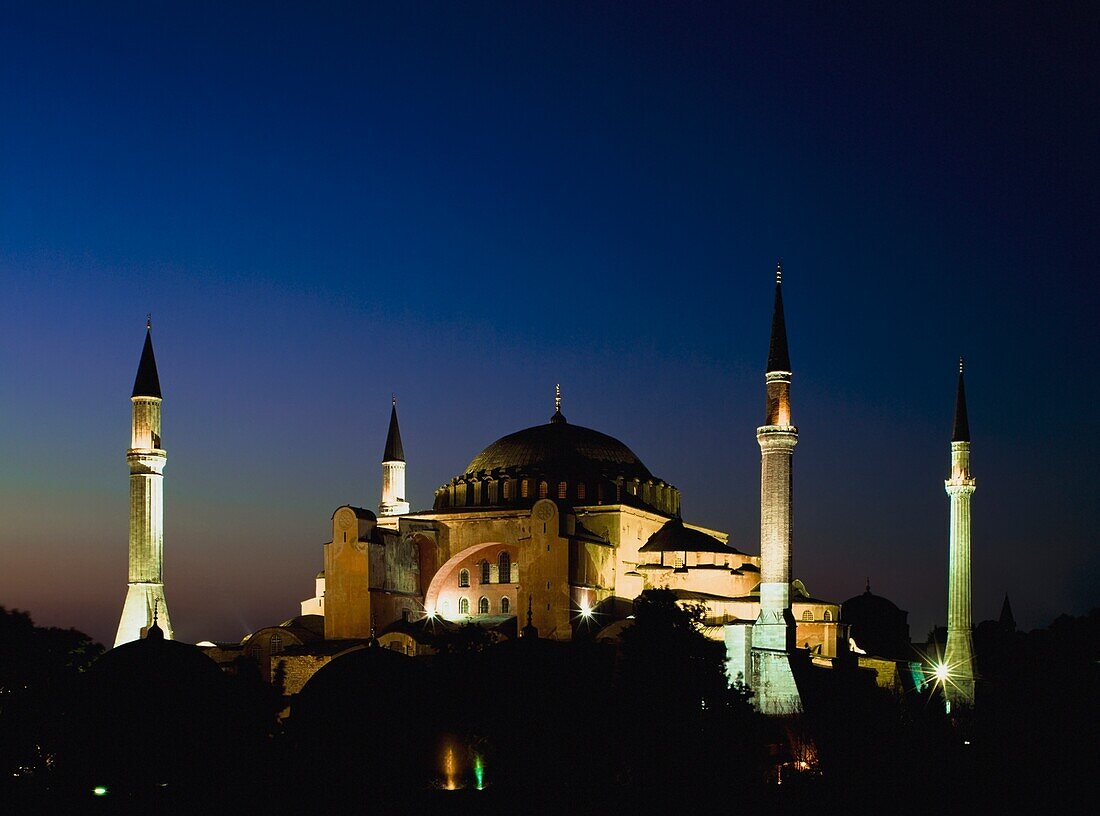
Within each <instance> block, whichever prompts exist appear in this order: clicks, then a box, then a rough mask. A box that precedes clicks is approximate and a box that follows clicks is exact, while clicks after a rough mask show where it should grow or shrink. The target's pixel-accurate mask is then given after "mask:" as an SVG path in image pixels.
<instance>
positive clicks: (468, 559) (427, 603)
mask: <svg viewBox="0 0 1100 816" xmlns="http://www.w3.org/2000/svg"><path fill="white" fill-rule="evenodd" d="M501 553H507V554H508V561H509V562H510V564H511V569H510V574H509V575H507V576H504V578H503V580H502V576H501V574H500V568H499V565H500V555H501ZM482 561H486V562H488V564H489V566H490V569H489V574H490V581H489V582H483V581H482V569H481V568H480V564H481V562H482ZM518 564H519V547H518V546H517V545H515V544H505V543H503V542H500V541H487V542H485V543H483V544H475V545H474V546H472V547H467V548H466V549H464V550H462V551H461V552H458V553H455V555H453V556H451V557H450V558H449V559H447V561H446V562H445V563H444V564H443V566H441V567H440V568H439V570H438V571H437V572H436V573H435V575H434V576H433V577H432V580H431V583H430V584H429V585H428V590H427V592H425V593H424V610H425V612H427V613H428V614H434V615H439V616H440V617H443V618H446V619H448V620H466V619H467V618H474V619H476V618H478V617H485V615H481V614H479V613H478V608H479V602H480V600H481V599H482V598H488V599H489V612H488V615H489V616H499V615H502V614H504V615H515V614H516V608H517V603H518V592H519V580H518V579H519V577H520V576H519V575H517V573H518V571H519V568H518V566H517V565H518ZM464 569H465V570H469V573H470V582H469V586H460V582H459V573H460V572H461V571H462V570H464ZM513 578H516V580H514V581H513V580H512V579H513ZM462 598H465V599H466V600H467V602H468V604H469V612H468V613H463V612H461V611H460V601H461V599H462ZM504 598H507V599H508V608H507V609H506V610H504V611H502V604H501V601H502V599H504Z"/></svg>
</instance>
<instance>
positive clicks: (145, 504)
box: [115, 321, 172, 646]
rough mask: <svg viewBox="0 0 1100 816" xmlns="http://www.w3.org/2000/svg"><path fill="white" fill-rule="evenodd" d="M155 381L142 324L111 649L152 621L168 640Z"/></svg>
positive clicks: (149, 335)
mask: <svg viewBox="0 0 1100 816" xmlns="http://www.w3.org/2000/svg"><path fill="white" fill-rule="evenodd" d="M160 405H161V394H160V377H159V376H158V375H157V361H156V358H155V357H154V356H153V329H152V321H146V323H145V346H144V348H142V350H141V362H140V363H138V371H137V377H136V378H135V379H134V392H133V394H132V395H131V396H130V417H131V423H130V449H129V450H128V451H126V461H127V462H128V463H129V465H130V571H129V579H128V580H129V585H128V586H127V589H126V601H125V603H124V604H123V606H122V619H121V620H120V621H119V623H118V634H116V635H115V646H120V645H122V644H123V643H129V642H130V641H132V640H139V639H140V638H141V637H142V636H143V635H144V634H145V632H146V631H147V629H148V628H149V626H150V625H151V624H152V622H153V619H154V617H156V618H157V622H158V624H159V626H160V629H161V630H162V631H163V632H164V637H165V638H168V639H169V640H171V639H172V621H171V618H169V616H168V604H167V603H166V602H165V600H164V463H165V460H166V459H167V458H168V454H167V453H165V451H164V448H163V447H162V445H163V443H162V441H161V436H160Z"/></svg>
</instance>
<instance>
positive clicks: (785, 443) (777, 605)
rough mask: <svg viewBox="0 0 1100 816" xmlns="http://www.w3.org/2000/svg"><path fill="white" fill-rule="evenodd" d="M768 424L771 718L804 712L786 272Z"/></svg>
mask: <svg viewBox="0 0 1100 816" xmlns="http://www.w3.org/2000/svg"><path fill="white" fill-rule="evenodd" d="M764 381H765V387H766V389H767V399H766V403H765V411H764V414H765V418H764V425H762V426H761V427H759V428H757V429H756V441H757V442H758V443H759V445H760V614H759V616H758V617H757V619H756V623H754V624H753V627H752V669H751V677H752V680H751V683H750V685H751V686H752V688H753V690H754V691H755V692H756V696H755V701H756V706H757V708H759V709H760V710H761V711H764V712H765V713H769V714H784V713H790V712H793V711H797V710H799V709H800V708H801V698H800V697H799V693H798V686H797V685H796V684H795V679H794V674H793V673H792V671H791V660H790V656H791V652H792V650H793V646H794V627H795V623H794V617H793V615H792V614H791V504H792V495H791V493H792V486H793V482H792V476H791V464H792V461H791V460H792V456H793V453H794V446H795V445H796V444H798V429H797V428H795V427H794V425H792V424H791V360H790V355H789V353H788V351H787V327H786V323H785V321H784V319H783V267H782V265H781V264H780V265H777V266H776V269H775V309H774V312H773V313H772V333H771V342H770V344H769V347H768V365H767V371H766V372H765V374H764Z"/></svg>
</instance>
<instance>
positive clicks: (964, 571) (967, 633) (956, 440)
mask: <svg viewBox="0 0 1100 816" xmlns="http://www.w3.org/2000/svg"><path fill="white" fill-rule="evenodd" d="M944 489H945V490H946V491H947V495H948V496H949V497H950V499H949V501H950V507H951V514H950V515H951V518H950V542H949V550H950V556H949V565H948V583H947V647H946V649H945V652H944V663H945V666H946V669H947V681H946V684H945V685H946V688H945V690H944V691H945V695H946V697H947V704H948V709H949V710H950V708H951V706H952V705H964V706H968V705H973V704H974V678H975V676H976V674H975V671H974V635H973V624H972V618H971V600H970V585H971V579H970V497H971V496H972V495H973V494H974V489H975V481H974V478H973V477H972V476H971V475H970V424H969V422H968V421H967V415H966V389H965V387H964V384H963V360H962V358H961V357H960V358H959V384H958V391H957V393H956V396H955V424H954V428H953V431H952V434H951V476H950V478H948V479H947V480H946V481H945V482H944Z"/></svg>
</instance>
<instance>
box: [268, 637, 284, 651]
mask: <svg viewBox="0 0 1100 816" xmlns="http://www.w3.org/2000/svg"><path fill="white" fill-rule="evenodd" d="M267 649H268V651H269V652H271V654H273V655H274V654H280V653H282V651H283V638H282V636H281V635H278V634H275V635H272V636H271V640H269V641H268V642H267Z"/></svg>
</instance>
